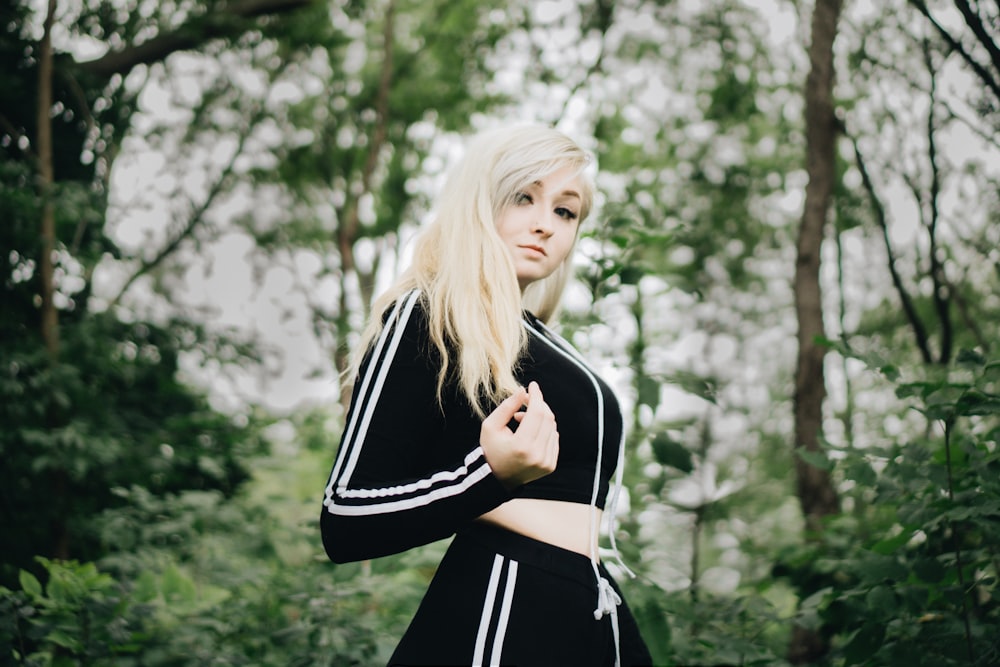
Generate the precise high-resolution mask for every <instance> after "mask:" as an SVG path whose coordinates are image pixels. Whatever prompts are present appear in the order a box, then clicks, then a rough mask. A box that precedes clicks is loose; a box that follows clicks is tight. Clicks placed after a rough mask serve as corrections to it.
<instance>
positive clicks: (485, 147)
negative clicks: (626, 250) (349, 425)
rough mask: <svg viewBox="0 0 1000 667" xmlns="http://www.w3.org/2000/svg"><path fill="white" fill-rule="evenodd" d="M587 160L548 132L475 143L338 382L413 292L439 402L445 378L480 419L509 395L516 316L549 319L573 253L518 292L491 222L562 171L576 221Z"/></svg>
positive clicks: (586, 184)
mask: <svg viewBox="0 0 1000 667" xmlns="http://www.w3.org/2000/svg"><path fill="white" fill-rule="evenodd" d="M590 162H591V158H590V156H589V155H588V154H587V153H586V152H585V151H584V150H583V149H582V148H580V146H578V145H577V144H576V143H575V142H574V141H572V140H571V139H570V138H569V137H567V136H566V135H564V134H563V133H561V132H559V131H558V130H555V129H553V128H550V127H545V126H539V125H530V126H517V127H513V128H504V129H500V130H493V131H489V132H485V133H483V134H480V135H478V136H477V137H475V138H474V140H473V141H472V142H471V143H470V144H469V145H468V147H467V150H466V153H465V157H464V158H463V159H462V161H461V162H460V163H459V164H458V165H456V167H455V168H454V169H453V170H452V171H451V172H450V175H449V177H448V180H447V181H446V183H445V186H444V189H443V190H442V192H441V194H440V196H439V198H438V206H437V212H436V214H435V216H434V217H433V218H432V220H431V222H430V224H429V225H428V226H427V227H426V228H425V229H424V230H422V232H421V233H420V234H419V236H418V237H417V239H416V243H415V246H414V251H413V263H412V264H411V265H410V267H409V268H408V269H407V270H406V271H404V272H403V274H402V275H401V276H400V277H399V279H398V280H397V281H396V282H395V284H394V285H392V287H390V288H389V289H388V290H386V292H384V293H383V294H382V295H381V296H379V297H378V298H377V299H376V300H375V303H374V304H373V305H372V318H371V320H370V321H369V323H368V326H367V327H366V328H365V330H364V331H363V332H362V334H361V341H360V344H359V345H358V346H357V348H356V349H355V352H354V355H353V357H352V359H351V365H350V367H349V368H348V372H347V378H345V379H351V378H354V377H355V376H356V375H357V371H358V367H359V366H360V363H361V360H362V358H363V357H364V354H365V352H366V351H367V350H368V348H369V347H370V346H371V345H372V344H373V342H374V341H375V340H376V339H377V338H378V335H379V333H380V332H381V330H382V327H383V323H382V322H383V319H384V317H383V316H384V313H385V311H386V310H387V309H388V308H389V307H390V306H391V305H392V304H393V303H394V302H395V301H396V300H397V299H399V298H400V297H401V296H402V295H403V294H405V293H406V292H408V291H409V290H411V289H414V288H416V289H419V290H420V291H421V295H422V298H423V304H424V308H425V310H426V312H427V323H428V328H429V334H430V339H431V341H432V342H433V344H434V346H435V347H436V348H437V350H438V352H439V353H440V358H441V368H440V369H439V371H438V378H437V381H438V383H437V399H438V404H439V405H441V403H442V391H443V388H444V385H445V383H446V382H447V381H448V380H449V375H452V376H453V378H454V379H455V380H456V381H457V384H458V387H459V389H460V390H461V392H462V394H463V395H464V396H465V397H466V399H468V402H469V404H470V405H471V406H472V408H473V409H474V410H475V411H476V413H477V414H478V415H479V416H480V417H484V416H485V415H486V413H487V411H488V410H487V408H488V407H489V406H490V405H494V404H496V403H499V402H500V401H501V400H503V399H504V398H505V397H506V396H509V395H510V394H511V393H512V392H514V391H515V390H516V389H517V387H518V383H517V381H516V380H515V379H514V369H515V368H516V365H517V362H518V359H519V357H520V355H521V352H522V350H523V349H524V346H525V343H526V335H525V332H524V327H523V326H522V324H521V311H522V309H523V308H527V309H529V310H531V311H532V312H533V313H534V314H535V315H536V316H538V317H539V318H540V319H541V320H543V321H548V320H549V319H551V318H552V316H553V315H554V314H555V312H556V310H557V308H558V305H559V300H560V299H561V297H562V293H563V290H564V289H565V287H566V283H567V281H568V279H569V276H570V274H571V272H572V265H571V257H572V251H571V252H570V253H569V255H567V258H566V260H565V261H563V263H562V264H561V265H560V266H559V268H558V269H557V270H556V271H554V272H553V273H552V274H551V275H550V276H548V277H547V278H544V279H542V280H538V281H536V282H534V283H532V284H531V285H529V286H528V287H527V289H525V291H524V294H523V295H522V294H521V290H520V287H519V286H518V281H517V274H516V272H515V269H514V263H513V260H512V259H511V257H510V253H509V252H508V250H507V249H506V247H505V246H504V244H503V242H502V241H501V239H500V236H499V234H498V233H497V230H496V220H497V218H498V217H499V215H500V214H501V213H502V212H503V210H504V209H505V208H506V207H507V206H509V205H511V203H512V202H513V201H514V198H515V197H516V196H517V194H518V193H519V192H521V191H523V190H524V189H525V188H527V187H528V186H529V185H530V184H532V183H535V182H537V181H540V180H542V179H543V178H544V177H545V176H547V175H549V174H551V173H552V172H554V171H557V170H558V169H562V168H564V167H570V168H572V169H574V170H575V171H576V172H577V174H578V175H579V176H580V181H581V183H582V190H583V191H582V192H581V193H580V195H581V200H582V202H581V207H580V214H579V221H580V223H582V222H583V220H584V219H585V218H586V217H587V215H588V214H589V213H590V209H591V207H592V204H593V197H594V187H593V183H592V181H591V180H590V178H589V176H588V175H586V174H584V173H583V170H584V169H585V168H586V167H587V165H588V164H590ZM453 365H454V368H452V366H453Z"/></svg>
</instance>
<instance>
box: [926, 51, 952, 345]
mask: <svg viewBox="0 0 1000 667" xmlns="http://www.w3.org/2000/svg"><path fill="white" fill-rule="evenodd" d="M923 47H924V49H923V52H924V53H923V55H924V64H925V65H926V66H927V72H928V74H929V75H930V90H929V91H928V97H929V98H930V99H929V100H928V101H929V104H928V109H927V161H928V162H929V163H930V167H931V191H930V196H929V201H928V204H929V206H930V217H929V219H928V220H927V235H928V237H929V240H930V261H931V264H930V275H931V283H932V285H933V294H932V295H931V298H932V299H933V301H934V307H935V310H936V311H937V315H938V321H939V322H940V325H941V350H940V354H939V356H938V362H939V363H941V364H947V363H948V360H949V359H950V358H951V339H952V327H951V313H950V312H949V300H948V298H947V291H948V286H947V285H948V281H947V279H946V278H945V275H944V266H943V265H942V264H941V258H940V256H939V250H938V246H937V225H938V220H939V218H940V212H939V210H938V197H939V196H940V194H941V173H940V171H941V170H940V168H939V167H938V161H937V144H936V142H935V133H936V130H937V128H936V127H935V126H934V107H935V105H936V104H937V72H936V71H935V69H934V63H933V61H932V60H931V50H930V44H928V43H927V41H926V40H925V41H924V44H923Z"/></svg>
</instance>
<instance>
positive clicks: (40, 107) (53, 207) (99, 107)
mask: <svg viewBox="0 0 1000 667" xmlns="http://www.w3.org/2000/svg"><path fill="white" fill-rule="evenodd" d="M301 4H302V3H297V2H278V3H272V2H247V3H242V4H239V3H237V4H231V5H230V4H227V5H225V6H224V7H223V6H222V5H220V6H219V7H218V9H219V10H220V11H219V12H218V13H216V14H214V15H212V14H210V16H212V17H213V18H209V19H205V20H202V19H200V18H199V17H198V16H195V15H192V16H188V17H185V18H186V20H183V21H181V22H180V23H179V24H177V23H175V24H174V25H175V26H177V27H176V28H175V29H174V31H171V30H169V29H166V28H165V26H167V25H168V24H169V23H170V20H171V19H173V18H176V17H174V16H171V15H166V14H159V13H156V12H151V13H147V14H146V15H145V17H144V18H143V17H140V16H138V15H134V14H130V13H128V12H125V13H124V14H122V13H116V12H114V11H110V10H111V9H112V7H111V5H109V4H102V5H100V6H98V7H96V8H90V7H83V8H78V9H79V14H78V15H76V16H73V15H72V10H69V11H68V12H63V13H62V14H60V13H59V6H58V4H57V3H55V2H50V3H48V5H47V7H46V12H45V14H44V16H43V20H42V21H41V25H42V36H41V39H40V40H38V41H37V42H36V40H34V39H33V38H32V37H31V35H30V33H29V29H30V28H29V26H30V25H31V22H29V21H25V20H24V19H26V18H27V17H28V16H29V10H28V9H27V8H26V6H25V5H22V4H21V3H15V2H5V3H4V5H3V8H2V13H3V15H4V18H5V19H7V18H11V19H12V20H5V21H4V33H3V36H2V42H3V43H2V47H0V48H2V50H3V51H4V52H5V53H7V54H14V55H15V58H14V62H15V63H16V66H15V67H14V68H13V69H12V70H10V71H8V72H7V73H6V74H5V80H4V84H5V85H4V91H5V93H6V94H7V95H8V96H9V97H8V99H7V100H5V103H4V104H3V109H4V112H3V115H2V116H0V126H2V129H3V137H2V142H0V144H2V150H3V152H4V154H5V155H4V158H5V161H4V165H5V166H4V170H3V174H2V176H3V192H4V196H3V206H4V208H5V209H6V211H5V212H6V213H8V215H5V216H4V219H5V225H4V237H5V238H4V240H5V244H4V247H5V257H4V264H3V267H4V273H3V295H2V298H3V304H4V313H5V316H4V318H3V325H2V332H3V336H2V337H0V345H2V347H0V355H2V357H0V358H2V359H3V363H2V367H3V373H4V382H3V383H2V389H0V391H2V394H3V397H4V398H3V401H2V402H3V408H2V410H3V420H4V424H5V429H4V433H3V435H2V436H0V451H2V453H3V456H4V460H5V466H4V471H3V487H4V491H3V494H4V495H3V507H2V523H3V525H2V530H3V532H4V533H5V534H8V535H20V536H22V539H20V540H18V541H17V543H16V545H14V546H13V547H12V553H11V555H10V558H9V559H5V563H4V567H3V570H2V573H0V575H2V579H3V580H4V581H10V579H11V577H12V576H13V573H14V572H16V568H17V567H24V566H27V565H29V563H30V559H31V556H32V555H34V554H46V555H51V556H55V557H57V558H67V557H69V556H71V555H77V556H81V555H82V556H87V555H89V554H92V553H94V549H95V541H94V536H93V535H91V534H88V529H87V526H86V519H87V518H88V517H91V516H93V515H94V514H95V513H96V512H98V511H99V510H100V509H101V508H102V507H106V506H109V505H112V504H115V503H116V502H117V501H116V500H115V497H114V495H113V493H112V489H113V488H114V487H116V486H119V485H126V486H127V485H129V484H131V483H132V482H134V481H137V480H142V483H143V484H144V485H146V486H147V487H148V488H150V489H153V490H155V491H157V492H164V491H167V490H176V489H179V488H191V487H194V488H199V487H200V488H218V489H222V490H225V491H227V492H230V493H231V492H232V491H233V490H234V489H235V487H236V486H237V485H238V483H239V482H240V480H242V479H244V478H245V476H246V470H245V468H244V461H243V460H242V459H243V457H244V456H246V455H248V454H250V453H251V452H253V451H255V450H258V449H259V446H260V443H259V440H257V439H256V438H255V436H254V435H253V433H252V431H248V430H245V429H243V428H241V427H239V426H236V425H235V424H232V423H231V422H230V421H229V418H228V417H225V416H223V415H220V414H217V413H214V412H213V411H212V410H211V409H210V408H209V407H208V405H207V402H206V401H205V399H204V398H203V396H201V395H200V394H199V393H198V392H197V391H193V390H191V389H190V388H187V387H185V386H184V385H183V384H181V383H180V382H178V380H177V377H176V376H177V356H178V351H179V350H180V349H182V348H183V347H184V345H185V343H184V342H182V341H184V340H185V338H187V337H188V336H193V337H194V339H197V338H199V329H198V328H197V327H194V326H190V325H188V326H183V327H182V326H175V327H168V328H164V327H161V326H158V325H156V324H153V323H147V322H142V321H135V320H133V321H130V322H129V321H121V320H119V319H118V318H117V317H116V315H115V314H113V313H110V312H96V313H95V312H91V311H90V308H89V305H90V302H89V297H90V294H91V285H90V279H91V276H92V273H93V271H94V268H95V266H96V265H97V263H98V262H99V261H100V260H101V259H102V258H103V257H104V256H106V255H108V254H110V255H115V254H117V252H118V251H117V248H116V247H115V244H114V243H113V242H112V241H111V240H110V238H108V237H107V236H106V235H105V233H104V232H103V225H102V221H103V214H104V210H105V206H106V185H107V184H106V180H105V178H106V175H107V173H108V171H109V170H110V168H111V163H112V161H113V157H114V155H115V152H116V150H117V148H118V144H119V142H120V140H121V137H122V136H123V135H124V134H125V132H126V131H127V129H128V127H129V121H130V118H131V114H132V112H133V110H134V108H135V103H136V91H134V90H129V88H128V86H126V85H125V84H124V78H123V77H122V74H127V73H128V72H129V71H130V69H131V68H132V67H135V66H137V65H139V64H140V63H149V62H152V61H153V60H154V59H155V57H160V58H164V57H167V56H168V55H169V54H170V53H172V52H174V51H176V50H177V49H180V48H189V47H191V46H192V45H195V44H202V43H204V42H205V41H206V40H208V39H210V38H214V37H221V36H232V35H240V34H243V33H245V32H246V31H247V30H249V29H251V28H252V27H253V26H254V25H255V24H256V22H257V21H260V20H263V19H259V18H256V17H259V16H261V15H265V14H273V12H274V11H277V10H288V9H292V8H294V7H295V6H299V5H301ZM226 17H228V20H225V21H222V22H221V23H220V22H219V20H220V19H222V18H226ZM14 19H16V20H14ZM57 20H58V21H59V22H60V24H61V25H62V27H63V28H66V29H68V30H69V31H70V32H71V33H73V31H77V32H76V34H85V35H89V36H91V37H97V38H105V39H107V43H108V44H109V45H110V44H114V43H119V44H125V45H127V46H126V48H124V49H121V50H119V51H113V50H109V55H108V56H107V57H106V58H107V59H103V60H99V61H95V62H99V63H104V64H103V65H95V64H94V63H78V62H77V61H76V60H75V59H74V58H73V57H72V56H71V55H69V54H68V53H56V52H55V48H54V46H53V43H52V32H53V26H54V25H55V24H56V21H57ZM160 21H163V23H162V24H160V23H158V22H160ZM151 30H152V31H154V32H156V33H157V34H159V36H160V37H164V38H166V37H167V36H169V35H175V37H176V36H177V35H183V38H172V39H166V40H165V41H161V42H158V43H159V46H158V47H157V48H156V49H152V50H151V48H150V46H149V45H150V44H151V42H157V40H156V39H153V40H150V41H148V42H144V43H143V44H144V45H143V46H134V47H133V46H128V45H131V44H133V43H134V40H135V39H136V36H137V35H141V34H143V33H144V32H146V33H147V34H148V32H149V31H151ZM111 61H114V62H115V63H116V64H115V66H114V67H112V66H110V65H109V63H110V62H111ZM18 98H20V99H21V100H23V99H29V100H32V99H34V101H35V103H34V104H29V105H25V104H21V103H18V104H8V103H7V102H9V101H10V100H11V99H18ZM26 186H27V189H26ZM36 303H37V304H38V305H36ZM216 342H218V343H219V344H220V345H223V346H224V345H230V344H229V343H226V342H224V341H221V340H217V341H216ZM230 349H232V350H234V351H236V350H237V348H236V347H233V346H232V345H230ZM236 354H240V352H236ZM139 390H142V392H143V393H144V394H146V395H154V396H156V400H155V401H149V400H148V399H146V398H145V397H142V398H140V397H139V396H137V395H136V393H135V392H136V391H139ZM39 489H48V490H49V491H48V492H47V493H45V494H43V495H41V496H39V495H38V493H37V492H38V490H39Z"/></svg>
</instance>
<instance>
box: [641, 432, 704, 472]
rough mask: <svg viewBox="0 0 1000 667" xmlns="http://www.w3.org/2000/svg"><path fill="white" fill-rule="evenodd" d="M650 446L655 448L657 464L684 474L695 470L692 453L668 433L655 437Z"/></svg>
mask: <svg viewBox="0 0 1000 667" xmlns="http://www.w3.org/2000/svg"><path fill="white" fill-rule="evenodd" d="M650 444H651V445H652V447H653V456H655V457H656V462H657V463H659V464H661V465H665V466H670V467H672V468H676V469H678V470H680V471H681V472H684V473H688V472H691V471H692V470H694V460H693V458H692V457H691V452H690V451H688V449H687V448H686V447H685V446H684V445H683V444H681V443H680V442H678V441H676V440H674V439H673V438H672V437H671V436H670V434H669V433H667V432H666V431H662V432H660V433H657V434H656V435H655V436H653V439H652V440H651V441H650Z"/></svg>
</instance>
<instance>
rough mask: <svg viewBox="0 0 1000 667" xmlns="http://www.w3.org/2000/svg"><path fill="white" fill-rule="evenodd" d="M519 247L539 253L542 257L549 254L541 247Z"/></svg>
mask: <svg viewBox="0 0 1000 667" xmlns="http://www.w3.org/2000/svg"><path fill="white" fill-rule="evenodd" d="M519 247H521V248H524V249H525V250H533V251H535V252H537V253H538V254H540V255H545V256H547V255H548V253H546V252H545V249H544V248H542V247H541V246H537V245H522V246H519Z"/></svg>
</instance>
